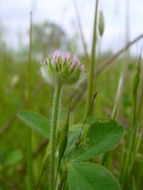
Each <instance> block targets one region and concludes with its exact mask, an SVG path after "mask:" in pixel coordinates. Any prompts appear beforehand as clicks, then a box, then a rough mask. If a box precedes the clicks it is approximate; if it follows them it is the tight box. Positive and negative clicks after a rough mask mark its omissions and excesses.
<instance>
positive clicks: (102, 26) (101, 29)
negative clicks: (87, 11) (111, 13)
mask: <svg viewBox="0 0 143 190" xmlns="http://www.w3.org/2000/svg"><path fill="white" fill-rule="evenodd" d="M104 29H105V23H104V16H103V12H102V11H100V13H99V24H98V30H99V35H100V36H101V37H102V36H103V33H104Z"/></svg>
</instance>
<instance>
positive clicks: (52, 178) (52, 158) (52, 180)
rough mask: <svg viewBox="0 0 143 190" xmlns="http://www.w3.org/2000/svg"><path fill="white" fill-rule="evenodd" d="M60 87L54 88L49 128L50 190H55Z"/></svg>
mask: <svg viewBox="0 0 143 190" xmlns="http://www.w3.org/2000/svg"><path fill="white" fill-rule="evenodd" d="M60 93H61V85H57V86H56V88H55V96H54V102H53V115H52V128H51V155H50V167H51V168H50V190H54V189H55V153H56V137H57V121H58V111H59V103H60Z"/></svg>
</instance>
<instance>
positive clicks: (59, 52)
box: [53, 50, 62, 59]
mask: <svg viewBox="0 0 143 190" xmlns="http://www.w3.org/2000/svg"><path fill="white" fill-rule="evenodd" d="M61 55H62V53H61V51H59V50H56V51H55V52H54V53H53V58H54V59H55V58H58V57H60V56H61Z"/></svg>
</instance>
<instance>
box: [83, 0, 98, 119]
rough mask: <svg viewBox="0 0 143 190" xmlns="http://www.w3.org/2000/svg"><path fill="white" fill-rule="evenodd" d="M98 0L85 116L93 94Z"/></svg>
mask: <svg viewBox="0 0 143 190" xmlns="http://www.w3.org/2000/svg"><path fill="white" fill-rule="evenodd" d="M98 2H99V0H96V4H95V17H94V26H93V43H92V50H91V62H90V68H89V75H88V87H87V99H86V108H85V118H86V115H87V113H88V111H89V107H90V105H91V102H92V95H93V82H94V80H93V79H94V65H95V51H96V41H97V40H96V39H97V15H98Z"/></svg>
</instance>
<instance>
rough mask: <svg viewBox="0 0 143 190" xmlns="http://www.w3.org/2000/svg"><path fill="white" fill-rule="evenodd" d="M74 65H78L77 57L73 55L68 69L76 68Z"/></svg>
mask: <svg viewBox="0 0 143 190" xmlns="http://www.w3.org/2000/svg"><path fill="white" fill-rule="evenodd" d="M76 64H78V57H77V56H76V55H74V57H73V60H72V63H71V65H70V68H71V69H72V68H73V67H75V66H76Z"/></svg>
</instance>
